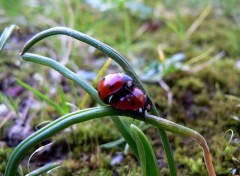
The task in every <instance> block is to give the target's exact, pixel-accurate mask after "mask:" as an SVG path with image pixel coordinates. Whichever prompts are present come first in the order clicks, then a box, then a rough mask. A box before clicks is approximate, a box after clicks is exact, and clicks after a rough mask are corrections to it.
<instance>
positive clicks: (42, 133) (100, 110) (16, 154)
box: [5, 106, 215, 176]
mask: <svg viewBox="0 0 240 176" xmlns="http://www.w3.org/2000/svg"><path fill="white" fill-rule="evenodd" d="M116 115H121V116H127V117H132V118H134V119H138V120H142V121H144V122H146V123H149V124H152V125H154V126H156V127H157V128H161V129H165V130H168V131H170V132H173V133H175V134H178V135H180V136H183V137H187V138H190V139H193V140H194V141H196V142H197V143H198V144H200V146H201V147H202V149H203V151H204V159H205V163H206V167H207V170H208V173H209V175H210V176H215V171H214V167H213V165H212V161H211V155H210V152H209V149H208V146H207V143H206V141H205V139H204V138H203V137H202V136H201V135H200V134H199V133H197V132H196V131H194V130H192V129H190V128H187V127H184V126H182V125H179V124H176V123H174V122H171V121H169V120H166V119H163V118H159V117H156V116H153V115H150V114H147V115H145V116H144V115H143V114H136V112H129V111H118V110H116V109H114V108H111V107H109V106H104V107H96V108H90V109H85V110H82V111H78V112H74V113H71V114H68V115H65V116H63V117H60V118H59V119H57V120H56V121H53V122H52V123H50V124H48V125H46V126H44V127H43V128H41V129H40V130H38V131H36V132H35V133H33V134H32V135H31V136H29V137H28V138H26V139H25V140H24V141H23V142H21V143H20V144H19V145H18V146H17V147H16V148H15V150H14V151H13V152H12V154H11V156H10V159H9V161H8V163H7V167H6V170H5V176H14V175H16V172H17V168H18V165H19V162H20V161H21V159H22V158H23V157H24V156H25V155H26V154H27V153H28V151H29V150H30V149H31V148H33V147H34V146H36V145H37V144H39V143H41V142H42V141H44V140H45V139H47V138H49V137H51V136H53V135H55V134H56V133H58V132H60V131H62V130H63V129H65V128H67V127H69V126H71V125H73V124H76V123H80V122H83V121H87V120H92V119H95V118H99V117H105V116H116Z"/></svg>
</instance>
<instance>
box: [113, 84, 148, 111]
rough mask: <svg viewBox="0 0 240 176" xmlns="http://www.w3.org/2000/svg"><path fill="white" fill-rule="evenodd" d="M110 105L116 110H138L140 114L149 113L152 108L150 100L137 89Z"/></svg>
mask: <svg viewBox="0 0 240 176" xmlns="http://www.w3.org/2000/svg"><path fill="white" fill-rule="evenodd" d="M110 105H111V106H112V107H114V108H116V109H122V110H134V111H137V110H138V111H139V112H140V113H143V112H145V111H150V110H151V108H152V104H151V101H150V99H149V98H148V97H147V96H146V95H145V94H144V93H143V92H142V90H141V89H139V88H138V87H135V88H134V89H133V91H131V92H130V93H129V94H127V95H125V96H123V97H121V98H120V99H118V100H117V101H113V102H112V103H110Z"/></svg>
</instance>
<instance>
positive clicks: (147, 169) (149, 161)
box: [131, 124, 160, 176]
mask: <svg viewBox="0 0 240 176" xmlns="http://www.w3.org/2000/svg"><path fill="white" fill-rule="evenodd" d="M131 131H132V133H133V136H134V140H135V142H136V144H137V148H138V153H139V160H140V164H141V169H142V175H143V176H148V175H151V176H159V175H160V172H159V168H158V164H157V159H156V156H155V154H154V151H153V148H152V146H151V144H150V142H149V140H148V139H147V137H146V136H145V135H144V133H143V132H142V131H141V130H140V129H139V128H138V127H137V126H135V125H133V124H132V125H131Z"/></svg>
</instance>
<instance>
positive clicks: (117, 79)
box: [98, 73, 152, 113]
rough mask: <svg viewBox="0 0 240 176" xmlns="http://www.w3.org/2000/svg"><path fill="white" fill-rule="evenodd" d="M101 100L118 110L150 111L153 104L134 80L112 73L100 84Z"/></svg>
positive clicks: (124, 75) (121, 74) (122, 74)
mask: <svg viewBox="0 0 240 176" xmlns="http://www.w3.org/2000/svg"><path fill="white" fill-rule="evenodd" d="M98 95H99V97H100V99H101V100H102V101H103V102H104V103H106V104H110V105H111V106H112V107H114V108H116V109H122V110H134V111H137V110H138V111H139V112H141V113H142V112H145V111H150V110H151V108H152V104H151V101H150V99H149V98H148V96H146V95H145V94H144V93H143V92H142V90H141V89H139V88H138V87H136V86H135V84H134V82H133V79H132V78H131V77H130V76H128V75H126V74H124V73H112V74H109V75H107V76H105V77H104V78H103V79H102V80H101V81H100V82H99V84H98Z"/></svg>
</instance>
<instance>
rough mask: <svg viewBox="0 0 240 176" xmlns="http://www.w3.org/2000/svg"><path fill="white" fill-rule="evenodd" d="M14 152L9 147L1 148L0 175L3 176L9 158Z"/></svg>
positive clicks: (2, 146)
mask: <svg viewBox="0 0 240 176" xmlns="http://www.w3.org/2000/svg"><path fill="white" fill-rule="evenodd" d="M11 152H12V149H11V148H9V147H7V146H6V145H1V146H0V161H1V162H0V175H3V173H4V171H5V168H6V165H7V161H8V158H9V156H10V153H11Z"/></svg>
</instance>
